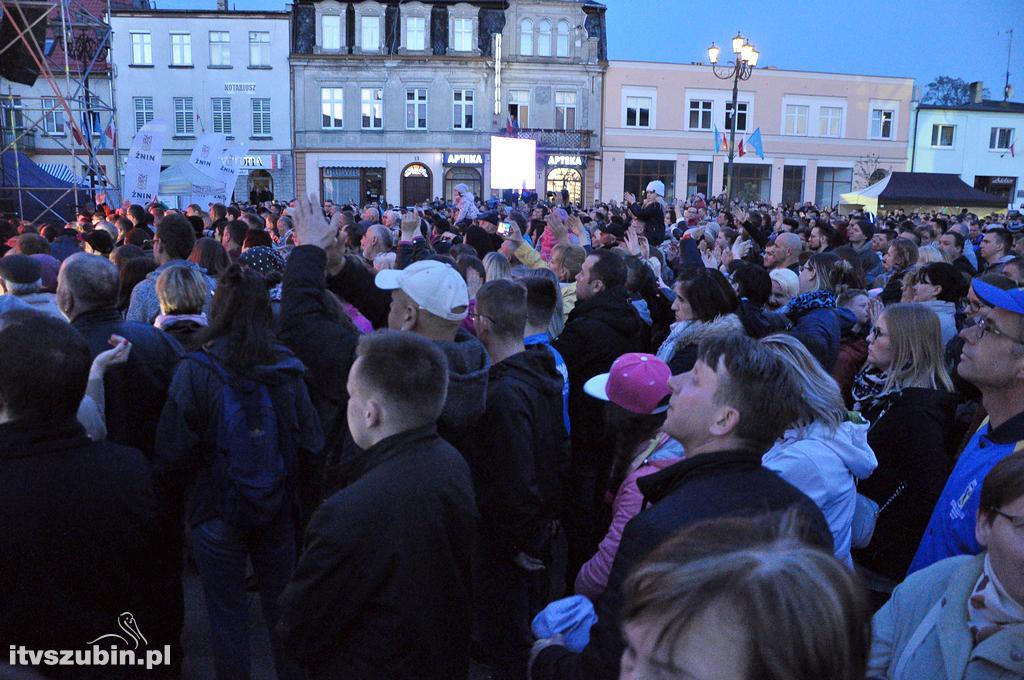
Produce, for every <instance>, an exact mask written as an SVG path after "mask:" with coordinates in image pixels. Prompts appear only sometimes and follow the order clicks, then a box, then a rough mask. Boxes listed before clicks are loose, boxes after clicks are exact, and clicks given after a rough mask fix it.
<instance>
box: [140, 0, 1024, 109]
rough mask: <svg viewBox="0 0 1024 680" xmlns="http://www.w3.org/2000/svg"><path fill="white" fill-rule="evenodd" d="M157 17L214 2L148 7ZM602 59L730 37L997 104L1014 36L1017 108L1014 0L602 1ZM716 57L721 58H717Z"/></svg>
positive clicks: (1018, 0) (781, 54)
mask: <svg viewBox="0 0 1024 680" xmlns="http://www.w3.org/2000/svg"><path fill="white" fill-rule="evenodd" d="M155 2H156V4H157V7H159V8H161V9H172V8H173V9H178V8H213V7H215V6H216V2H215V0H155ZM229 3H230V6H231V7H233V8H237V9H284V7H285V2H284V0H229ZM605 4H606V5H607V6H608V15H607V18H608V45H609V53H608V56H609V57H610V58H611V59H637V60H642V61H671V62H682V63H688V62H692V61H701V60H706V59H707V52H706V49H707V46H708V45H709V44H710V43H711V41H712V40H714V41H715V42H717V43H718V44H719V45H720V46H723V47H725V46H727V45H728V43H729V40H730V39H731V38H732V36H733V35H735V34H736V31H737V30H740V31H742V32H743V34H744V35H745V36H747V37H748V38H749V39H750V40H751V41H752V42H753V43H754V44H755V45H756V46H757V48H758V50H759V51H760V52H761V61H760V62H759V64H758V65H759V66H760V65H764V66H778V67H779V68H787V69H799V70H807V71H832V72H837V73H863V74H872V75H891V76H907V77H912V78H916V79H917V82H918V84H919V85H921V86H922V87H923V86H925V85H927V84H928V82H929V81H931V80H932V79H933V78H934V77H935V76H938V75H949V76H954V77H958V78H962V79H964V80H965V81H967V82H970V81H972V80H981V81H983V82H984V83H985V86H986V87H988V88H989V89H990V90H991V94H992V98H993V99H1002V90H1003V82H1004V75H1005V72H1006V57H1007V52H1006V49H1007V41H1006V35H1005V31H1006V29H1009V28H1012V29H1014V36H1013V37H1014V40H1013V55H1012V58H1011V60H1010V83H1011V84H1012V85H1014V89H1015V93H1014V97H1013V99H1014V100H1016V101H1024V0H970V1H957V0H927V1H926V0H859V1H857V2H853V1H851V0H775V1H773V0H748V1H746V2H731V3H730V2H725V3H722V2H690V1H688V0H606V2H605ZM723 51H726V50H723Z"/></svg>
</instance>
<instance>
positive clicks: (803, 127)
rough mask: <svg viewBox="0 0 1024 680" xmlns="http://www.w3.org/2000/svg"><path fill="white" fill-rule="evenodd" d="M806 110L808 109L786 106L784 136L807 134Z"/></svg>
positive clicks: (794, 105)
mask: <svg viewBox="0 0 1024 680" xmlns="http://www.w3.org/2000/svg"><path fill="white" fill-rule="evenodd" d="M807 110H808V107H806V106H800V105H798V104H786V128H785V130H784V134H787V135H806V134H807Z"/></svg>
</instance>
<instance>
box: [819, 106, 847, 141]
mask: <svg viewBox="0 0 1024 680" xmlns="http://www.w3.org/2000/svg"><path fill="white" fill-rule="evenodd" d="M842 130H843V110H842V109H841V108H840V107H838V106H822V107H821V114H820V119H819V125H818V134H819V135H820V136H822V137H839V136H841V135H842Z"/></svg>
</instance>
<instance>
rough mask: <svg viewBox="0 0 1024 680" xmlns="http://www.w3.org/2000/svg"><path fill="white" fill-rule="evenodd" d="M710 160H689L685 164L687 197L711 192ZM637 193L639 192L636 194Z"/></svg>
mask: <svg viewBox="0 0 1024 680" xmlns="http://www.w3.org/2000/svg"><path fill="white" fill-rule="evenodd" d="M710 188H711V162H710V161H690V162H689V163H687V164H686V195H687V196H688V197H691V196H695V195H697V194H704V195H705V196H707V195H708V194H710V193H711V192H710V191H709V189H710ZM638 195H639V194H638Z"/></svg>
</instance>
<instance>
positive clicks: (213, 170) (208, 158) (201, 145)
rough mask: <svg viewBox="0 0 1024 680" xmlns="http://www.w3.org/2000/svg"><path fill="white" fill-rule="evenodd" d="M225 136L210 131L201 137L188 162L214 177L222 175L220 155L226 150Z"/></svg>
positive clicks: (208, 175)
mask: <svg viewBox="0 0 1024 680" xmlns="http://www.w3.org/2000/svg"><path fill="white" fill-rule="evenodd" d="M224 142H225V137H224V135H223V134H221V133H219V132H210V133H207V134H205V135H203V136H202V137H200V138H199V141H197V142H196V147H195V148H194V149H192V156H191V157H190V158H189V159H188V162H189V163H191V164H192V167H194V168H195V169H196V170H198V171H199V172H201V173H203V174H204V175H206V176H207V177H210V178H212V179H218V176H219V175H220V155H221V153H222V152H223V151H224Z"/></svg>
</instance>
